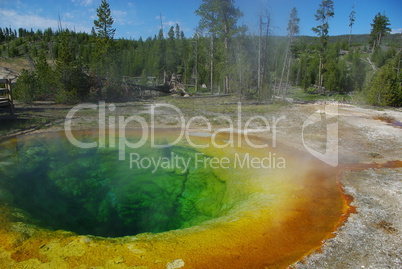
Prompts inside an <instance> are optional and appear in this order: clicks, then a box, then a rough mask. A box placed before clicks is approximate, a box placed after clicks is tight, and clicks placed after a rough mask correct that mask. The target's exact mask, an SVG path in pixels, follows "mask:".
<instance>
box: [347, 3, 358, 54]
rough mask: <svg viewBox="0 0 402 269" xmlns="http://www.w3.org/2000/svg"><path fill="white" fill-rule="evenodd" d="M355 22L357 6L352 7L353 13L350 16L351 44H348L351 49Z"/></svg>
mask: <svg viewBox="0 0 402 269" xmlns="http://www.w3.org/2000/svg"><path fill="white" fill-rule="evenodd" d="M355 20H356V11H355V5H353V6H352V11H351V12H350V14H349V27H350V33H349V44H348V47H349V48H350V39H351V38H352V29H353V24H355Z"/></svg>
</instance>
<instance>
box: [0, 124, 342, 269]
mask: <svg viewBox="0 0 402 269" xmlns="http://www.w3.org/2000/svg"><path fill="white" fill-rule="evenodd" d="M74 134H75V137H77V139H79V140H80V141H85V142H91V141H96V137H97V135H98V133H97V132H93V131H77V132H75V133H74ZM139 136H140V134H139V133H138V131H135V130H133V131H131V132H130V135H129V137H130V139H132V140H133V141H134V140H136V139H137V140H138V137H139ZM176 137H177V130H162V129H161V130H158V131H157V132H156V138H157V140H156V141H157V144H164V143H169V141H173V140H175V138H176ZM216 138H217V141H219V143H220V144H219V143H218V144H219V145H224V144H225V143H226V142H227V141H228V139H230V137H229V135H228V134H223V133H221V134H219V135H218V136H217V137H216ZM209 139H210V136H209V135H208V134H205V133H194V134H193V135H192V136H191V141H192V142H194V143H196V144H197V143H198V144H199V145H205V144H207V141H208V140H209ZM252 140H253V141H254V143H255V144H261V143H262V141H263V140H261V139H258V138H252ZM236 141H238V142H240V141H243V142H244V137H241V136H236ZM219 145H217V146H215V147H214V146H211V147H206V148H195V147H194V146H193V145H192V143H189V142H188V141H186V140H183V141H180V142H179V143H176V144H175V145H173V146H171V147H166V148H155V147H152V145H151V144H150V143H148V142H147V143H145V144H144V145H142V146H141V147H139V148H135V149H130V148H126V149H125V152H124V157H125V158H124V160H121V158H120V159H119V150H118V148H117V147H112V146H111V144H110V141H109V142H108V143H106V145H104V147H93V148H87V149H82V148H78V147H76V146H74V145H73V144H71V143H70V141H68V140H67V139H66V137H65V134H64V132H53V133H42V134H35V135H26V136H20V137H16V138H12V139H9V140H7V141H3V142H1V144H0V147H1V151H0V207H1V213H0V222H1V226H0V237H1V238H2V240H1V243H0V246H1V248H0V267H1V268H9V267H10V266H11V267H10V268H25V267H27V266H28V267H30V268H36V267H38V268H39V267H40V266H49V268H77V267H80V266H84V267H85V266H86V267H91V266H104V267H106V268H107V267H108V266H109V267H110V266H111V265H114V266H120V267H119V268H127V267H130V266H142V267H139V268H265V267H268V268H271V267H272V268H278V267H279V268H281V267H286V266H287V265H289V264H291V263H293V262H295V261H297V260H299V259H300V258H302V257H303V256H305V255H306V254H308V253H310V252H312V251H313V250H315V249H317V248H319V247H320V245H321V242H322V241H323V240H324V239H326V238H328V237H330V236H331V235H332V233H333V232H334V231H335V230H336V228H337V227H339V225H340V224H341V223H342V221H343V220H344V219H345V217H346V215H347V213H348V210H349V205H348V201H347V197H346V196H345V195H343V194H342V189H341V187H340V185H339V182H338V180H337V178H336V176H337V173H338V172H339V171H337V170H336V169H333V168H330V167H328V166H326V165H324V164H322V163H320V162H318V161H314V160H312V159H311V158H309V157H307V156H304V155H303V154H301V153H300V152H297V151H294V150H291V149H288V148H286V147H284V146H277V147H275V148H272V147H264V148H255V147H251V146H249V145H248V144H247V143H241V146H239V145H235V146H233V147H222V148H220V147H219ZM120 157H121V155H120ZM169 266H170V267H169Z"/></svg>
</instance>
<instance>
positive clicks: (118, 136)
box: [64, 101, 338, 167]
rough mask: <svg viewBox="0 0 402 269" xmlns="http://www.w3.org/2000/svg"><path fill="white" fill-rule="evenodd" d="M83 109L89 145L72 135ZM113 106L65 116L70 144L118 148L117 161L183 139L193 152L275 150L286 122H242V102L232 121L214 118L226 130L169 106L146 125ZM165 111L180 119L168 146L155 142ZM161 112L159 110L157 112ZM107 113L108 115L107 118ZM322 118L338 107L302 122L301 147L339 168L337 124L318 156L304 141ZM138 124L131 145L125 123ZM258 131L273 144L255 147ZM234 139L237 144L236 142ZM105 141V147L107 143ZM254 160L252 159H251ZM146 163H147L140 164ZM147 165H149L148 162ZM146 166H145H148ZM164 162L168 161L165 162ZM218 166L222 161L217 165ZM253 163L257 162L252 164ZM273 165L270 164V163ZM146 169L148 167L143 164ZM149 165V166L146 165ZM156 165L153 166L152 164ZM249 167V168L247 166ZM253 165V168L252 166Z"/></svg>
mask: <svg viewBox="0 0 402 269" xmlns="http://www.w3.org/2000/svg"><path fill="white" fill-rule="evenodd" d="M83 109H92V110H97V111H98V132H99V133H98V141H92V142H82V141H79V140H78V139H77V138H76V137H74V135H73V132H72V122H73V120H74V117H75V115H76V113H77V112H79V111H80V110H83ZM115 109H116V106H115V105H114V104H109V105H106V103H105V102H103V101H101V102H99V103H98V104H79V105H77V106H75V107H73V108H72V109H71V110H70V111H69V112H68V114H67V116H66V119H65V122H64V129H65V134H66V137H67V138H68V140H69V141H70V143H72V144H73V145H74V146H76V147H79V148H86V149H88V148H96V147H99V148H104V147H110V148H117V149H118V157H119V160H126V155H127V154H126V148H130V149H137V148H140V147H143V146H144V145H145V144H146V143H149V144H150V146H151V148H167V147H171V146H174V145H176V144H178V143H179V142H180V141H181V140H182V139H185V140H186V142H187V143H188V144H189V145H190V146H191V147H193V148H195V149H201V148H207V147H211V146H212V147H215V148H226V147H234V146H235V145H236V146H238V147H241V146H242V143H246V144H247V146H249V147H252V148H267V147H270V146H271V147H272V148H275V147H276V140H277V137H278V129H277V128H278V125H279V124H280V123H281V121H284V120H286V117H285V116H280V117H278V118H276V117H275V116H272V118H271V119H268V118H266V117H263V116H259V115H257V116H253V117H250V118H248V119H247V121H245V122H244V120H243V118H242V107H241V103H238V105H237V116H236V118H235V119H231V118H230V117H228V116H218V117H217V118H220V119H221V120H222V119H223V120H224V121H226V122H227V123H228V127H227V128H220V129H217V130H214V129H213V128H212V127H213V124H212V123H211V121H210V120H209V119H208V118H206V117H204V116H195V117H192V118H190V119H188V120H187V121H186V119H185V117H184V114H183V113H182V111H181V110H180V109H179V108H178V107H176V106H174V105H170V104H152V105H151V106H150V112H149V113H150V122H147V121H146V120H145V119H144V118H143V117H141V116H138V115H132V116H130V117H124V116H119V117H116V116H115V115H114V114H113V112H114V111H115ZM166 109H168V110H170V113H171V114H172V113H174V114H176V118H178V120H179V125H180V128H179V132H178V136H177V138H176V139H175V140H174V141H172V142H169V143H167V144H157V141H156V139H155V130H156V129H157V127H156V121H157V116H156V115H158V112H162V111H163V110H165V111H166ZM158 110H161V111H158ZM109 114H110V115H109ZM322 115H325V117H326V119H327V120H328V119H331V118H334V119H336V118H337V116H338V105H337V104H331V105H326V106H325V109H324V110H317V111H315V112H314V113H313V114H312V115H310V116H309V117H308V118H307V120H305V121H304V122H303V123H302V127H301V128H302V143H303V146H304V148H305V149H306V150H307V152H309V153H310V154H311V155H312V156H314V157H316V158H317V159H319V160H321V161H323V162H325V163H327V164H329V165H331V166H334V167H335V166H337V165H338V122H337V121H336V122H334V123H330V124H328V125H327V132H326V138H327V140H326V152H325V153H321V152H319V151H316V150H314V149H313V148H312V147H310V146H309V145H308V143H307V140H306V139H305V129H306V128H307V127H309V126H311V125H314V124H318V123H320V122H321V117H322ZM133 122H134V123H137V124H139V126H141V127H140V129H141V137H140V139H139V140H138V141H136V142H130V141H129V140H127V136H126V129H127V128H128V127H127V126H128V124H130V123H133ZM195 122H198V123H199V122H202V125H203V126H204V129H201V130H203V131H205V132H206V133H209V134H210V142H209V143H206V144H196V143H195V142H194V141H193V139H192V137H191V136H192V132H193V131H195V130H197V131H199V130H200V128H199V127H198V126H197V128H192V127H193V125H194V123H195ZM255 122H259V123H263V124H262V125H263V127H262V128H251V126H253V123H255ZM258 132H269V133H270V134H271V137H272V144H271V145H268V144H267V143H263V144H255V142H253V141H252V140H251V139H250V138H249V137H248V135H249V134H250V133H253V134H255V133H258ZM220 133H228V134H229V139H228V140H227V141H225V143H223V144H222V141H219V143H218V138H217V136H218V134H220ZM234 134H242V136H235V135H234ZM236 137H237V141H236ZM106 138H107V140H108V144H106ZM139 161H140V157H139V156H138V155H136V154H133V153H131V155H130V165H131V166H132V165H133V163H134V165H135V164H138V162H139ZM254 161H255V160H254ZM264 162H265V163H267V160H266V159H265V160H264V161H262V162H261V161H260V167H266V166H267V167H268V165H266V164H265V163H264ZM143 163H144V164H145V163H146V161H143ZM148 163H150V162H148ZM148 163H147V164H148ZM165 163H167V162H165ZM219 163H221V162H219ZM255 163H258V162H257V161H255ZM270 163H272V161H270ZM143 166H147V165H143ZM149 166H151V164H149ZM154 166H155V163H154ZM248 166H250V165H248ZM251 166H252V165H251Z"/></svg>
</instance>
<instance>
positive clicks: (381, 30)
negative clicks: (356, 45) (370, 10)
mask: <svg viewBox="0 0 402 269" xmlns="http://www.w3.org/2000/svg"><path fill="white" fill-rule="evenodd" d="M390 25H391V24H390V22H389V18H388V17H387V16H386V15H385V13H384V14H381V13H379V12H378V14H377V15H375V17H374V19H373V23H372V24H371V27H372V29H371V33H370V43H371V44H372V46H373V49H372V52H374V50H375V49H376V47H378V46H379V45H380V44H381V39H382V38H383V37H384V36H386V35H387V34H389V33H390V32H391V28H389V27H388V26H390Z"/></svg>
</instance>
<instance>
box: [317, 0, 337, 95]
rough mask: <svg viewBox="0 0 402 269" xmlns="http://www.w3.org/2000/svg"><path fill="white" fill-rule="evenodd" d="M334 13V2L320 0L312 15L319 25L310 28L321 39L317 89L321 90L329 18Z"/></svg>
mask: <svg viewBox="0 0 402 269" xmlns="http://www.w3.org/2000/svg"><path fill="white" fill-rule="evenodd" d="M334 15H335V13H334V3H333V2H332V0H322V2H321V4H320V8H319V9H317V13H316V14H315V15H314V16H315V20H316V21H318V22H320V25H318V26H317V27H313V28H312V30H313V31H314V32H315V33H316V34H317V35H318V36H319V37H320V40H321V55H320V65H319V67H318V91H319V92H322V85H323V82H324V74H323V73H324V65H325V58H324V57H323V55H324V54H325V51H326V49H327V45H328V36H329V35H328V33H329V20H330V19H331V18H333V17H334Z"/></svg>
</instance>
